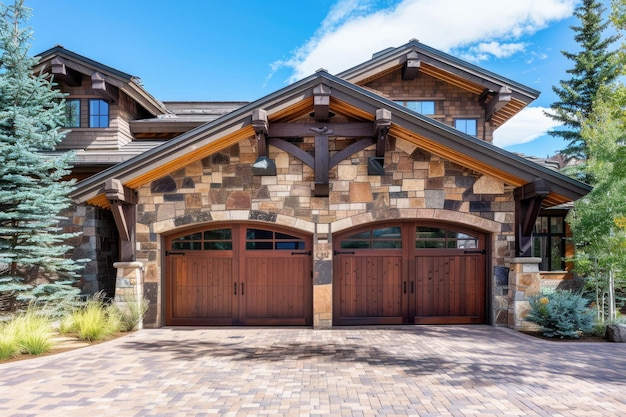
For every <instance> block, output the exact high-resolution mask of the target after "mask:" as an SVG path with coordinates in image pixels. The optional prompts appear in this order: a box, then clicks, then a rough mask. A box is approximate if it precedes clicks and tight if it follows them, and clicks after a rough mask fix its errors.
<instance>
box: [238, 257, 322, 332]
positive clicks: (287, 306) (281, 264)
mask: <svg viewBox="0 0 626 417" xmlns="http://www.w3.org/2000/svg"><path fill="white" fill-rule="evenodd" d="M307 262H308V259H307V258H304V257H284V258H264V259H259V258H248V259H247V260H246V270H247V271H249V272H248V275H247V277H246V279H245V292H246V293H245V294H243V296H242V302H243V303H245V314H244V316H245V318H246V320H248V319H264V318H266V319H268V320H270V319H281V318H285V319H298V318H300V319H301V318H304V317H305V316H306V315H307V314H306V311H307V308H308V307H309V306H308V305H306V304H307V303H305V300H306V299H307V297H305V293H304V288H305V286H306V285H307V283H306V282H304V281H305V278H304V277H305V270H306V267H307ZM308 285H309V286H310V282H309V283H308Z"/></svg>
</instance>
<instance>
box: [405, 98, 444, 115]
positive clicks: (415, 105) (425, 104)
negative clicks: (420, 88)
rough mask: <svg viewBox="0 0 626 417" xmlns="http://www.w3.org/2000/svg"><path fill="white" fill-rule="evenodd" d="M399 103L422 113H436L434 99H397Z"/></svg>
mask: <svg viewBox="0 0 626 417" xmlns="http://www.w3.org/2000/svg"><path fill="white" fill-rule="evenodd" d="M396 103H398V104H402V105H403V106H405V107H407V108H409V109H411V110H413V111H416V112H418V113H421V114H435V102H434V101H432V100H408V101H396Z"/></svg>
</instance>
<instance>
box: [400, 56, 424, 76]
mask: <svg viewBox="0 0 626 417" xmlns="http://www.w3.org/2000/svg"><path fill="white" fill-rule="evenodd" d="M419 69H420V60H419V55H418V54H417V52H415V51H412V52H409V53H408V54H406V61H405V62H404V66H403V67H402V79H403V80H405V81H410V80H413V79H415V77H417V73H418V72H419Z"/></svg>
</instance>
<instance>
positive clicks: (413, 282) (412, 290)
mask: <svg viewBox="0 0 626 417" xmlns="http://www.w3.org/2000/svg"><path fill="white" fill-rule="evenodd" d="M414 293H415V281H411V294H414Z"/></svg>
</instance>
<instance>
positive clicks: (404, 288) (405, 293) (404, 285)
mask: <svg viewBox="0 0 626 417" xmlns="http://www.w3.org/2000/svg"><path fill="white" fill-rule="evenodd" d="M404 293H405V294H406V281H404Z"/></svg>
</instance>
